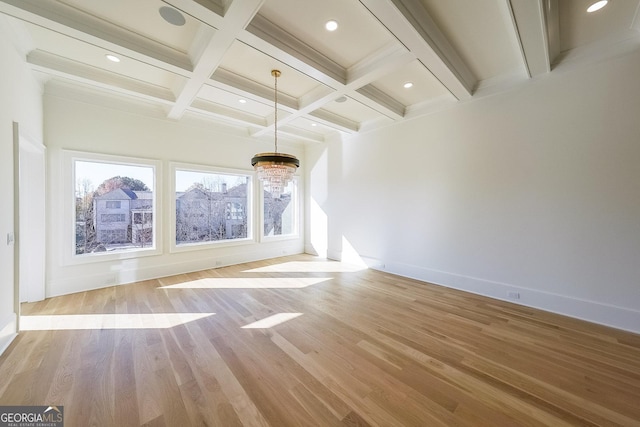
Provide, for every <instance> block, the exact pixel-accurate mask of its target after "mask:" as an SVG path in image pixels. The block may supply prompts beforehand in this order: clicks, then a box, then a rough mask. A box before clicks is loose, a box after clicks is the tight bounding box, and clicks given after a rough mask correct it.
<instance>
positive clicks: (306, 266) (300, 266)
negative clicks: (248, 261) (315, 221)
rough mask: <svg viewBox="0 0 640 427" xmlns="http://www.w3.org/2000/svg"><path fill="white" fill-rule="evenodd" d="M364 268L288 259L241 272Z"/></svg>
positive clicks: (350, 270) (341, 263)
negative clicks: (288, 260)
mask: <svg viewBox="0 0 640 427" xmlns="http://www.w3.org/2000/svg"><path fill="white" fill-rule="evenodd" d="M366 268H367V267H366V266H361V265H356V264H351V263H344V262H338V261H290V262H283V263H280V264H275V265H268V266H266V267H259V268H252V269H251V270H244V271H243V273H355V272H356V271H361V270H366Z"/></svg>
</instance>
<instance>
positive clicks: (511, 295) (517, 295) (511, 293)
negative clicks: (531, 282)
mask: <svg viewBox="0 0 640 427" xmlns="http://www.w3.org/2000/svg"><path fill="white" fill-rule="evenodd" d="M507 297H509V298H510V299H520V292H514V291H509V292H507Z"/></svg>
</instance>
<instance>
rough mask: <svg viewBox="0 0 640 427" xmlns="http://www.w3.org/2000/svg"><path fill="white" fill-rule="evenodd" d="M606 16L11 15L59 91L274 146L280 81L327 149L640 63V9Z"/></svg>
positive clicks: (63, 9)
mask: <svg viewBox="0 0 640 427" xmlns="http://www.w3.org/2000/svg"><path fill="white" fill-rule="evenodd" d="M592 2H593V0H481V1H478V0H447V1H442V0H359V1H358V0H322V1H317V0H164V1H161V0H109V1H104V0H0V18H2V19H1V20H0V25H3V26H6V27H10V31H11V33H12V34H13V35H14V36H15V38H16V39H18V40H19V41H20V42H19V45H20V46H21V49H22V50H23V53H24V55H25V57H26V61H27V63H28V64H29V65H30V67H31V68H32V69H33V70H35V71H36V72H37V73H38V74H40V75H41V76H42V77H43V78H44V79H45V81H47V84H48V85H59V86H62V87H68V88H71V87H73V89H74V90H79V89H81V90H83V91H87V93H91V94H93V96H95V95H96V93H101V94H103V95H105V96H112V95H113V94H116V95H117V96H125V97H128V98H130V99H131V98H133V99H135V100H137V101H142V102H145V103H151V104H153V105H155V106H159V107H161V108H162V111H163V114H165V115H166V117H167V118H169V119H173V120H181V119H182V118H184V117H187V116H190V115H195V116H198V117H204V118H206V119H209V120H212V121H216V122H220V123H223V124H225V125H228V126H233V127H235V128H239V129H241V130H243V131H245V130H246V133H247V134H248V135H251V136H254V137H257V138H259V137H262V136H265V135H271V134H272V132H273V121H274V108H273V85H274V81H273V77H272V76H271V70H272V69H279V70H280V71H281V72H282V77H281V78H280V79H279V80H278V90H279V99H278V101H279V107H280V108H279V113H278V129H279V133H280V134H281V135H282V136H283V137H284V138H287V139H289V140H292V141H299V142H301V143H314V142H322V141H324V140H325V138H327V137H328V136H329V135H331V134H333V133H335V132H341V133H346V134H353V133H357V132H359V131H362V130H364V129H371V128H375V127H379V126H384V125H387V124H390V123H393V122H398V121H402V120H406V119H407V118H411V117H416V116H419V115H423V114H428V113H430V112H432V111H435V110H438V109H441V108H446V107H447V106H450V105H453V104H456V103H459V102H464V101H467V100H470V99H474V98H477V97H482V96H486V95H487V94H491V93H496V92H499V91H502V90H506V89H507V88H509V87H512V86H513V85H516V84H521V83H523V82H526V81H528V80H530V79H532V78H537V77H539V76H542V75H545V74H547V73H550V72H551V73H553V72H554V71H555V70H556V69H557V68H558V67H560V66H563V65H565V64H569V63H572V62H576V63H580V61H582V63H584V61H585V60H587V59H588V58H598V57H602V56H603V55H612V54H615V52H624V51H625V49H626V50H628V49H629V48H632V49H635V48H637V46H638V45H639V44H640V41H639V40H640V24H639V22H638V21H639V19H640V18H639V17H638V3H639V0H610V1H609V4H608V5H607V6H606V7H604V8H603V9H601V10H599V11H597V12H594V13H587V12H586V9H587V7H588V6H589V5H590V4H591V3H592ZM163 15H164V17H163ZM329 20H335V21H336V22H337V23H338V28H337V29H336V30H335V31H327V30H326V29H325V23H326V22H327V21H329ZM106 55H114V56H116V57H117V58H119V60H120V61H119V62H112V61H110V60H109V59H107V57H106ZM406 83H412V86H411V87H409V88H406V87H405V84H406Z"/></svg>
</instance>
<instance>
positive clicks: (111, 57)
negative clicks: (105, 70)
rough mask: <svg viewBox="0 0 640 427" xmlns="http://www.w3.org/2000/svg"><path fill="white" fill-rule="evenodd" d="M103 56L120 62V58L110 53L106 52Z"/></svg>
mask: <svg viewBox="0 0 640 427" xmlns="http://www.w3.org/2000/svg"><path fill="white" fill-rule="evenodd" d="M105 57H106V58H107V59H108V60H109V61H111V62H120V58H118V57H117V56H115V55H112V54H110V53H108V54H106V55H105Z"/></svg>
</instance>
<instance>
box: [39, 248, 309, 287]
mask: <svg viewBox="0 0 640 427" xmlns="http://www.w3.org/2000/svg"><path fill="white" fill-rule="evenodd" d="M300 253H304V249H303V247H302V245H295V246H288V247H282V248H280V249H279V250H278V251H277V252H276V251H274V250H273V248H271V249H265V250H252V251H243V252H241V253H234V254H230V255H226V256H216V257H215V258H200V259H197V260H192V261H186V262H178V263H171V264H162V265H154V266H149V267H136V268H131V269H123V270H119V271H117V272H115V273H114V272H111V273H100V274H94V275H82V276H77V277H68V278H63V279H59V280H50V281H49V282H48V283H47V298H50V297H56V296H61V295H68V294H72V293H76V292H85V291H91V290H96V289H102V288H107V287H109V286H114V285H125V284H128V283H135V282H140V281H144V280H153V279H158V278H161V277H167V276H174V275H177V274H186V273H192V272H195V271H202V270H208V269H211V268H220V267H226V266H229V265H236V264H242V263H245V262H254V261H261V260H265V259H271V258H277V257H280V256H286V255H295V254H300Z"/></svg>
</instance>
